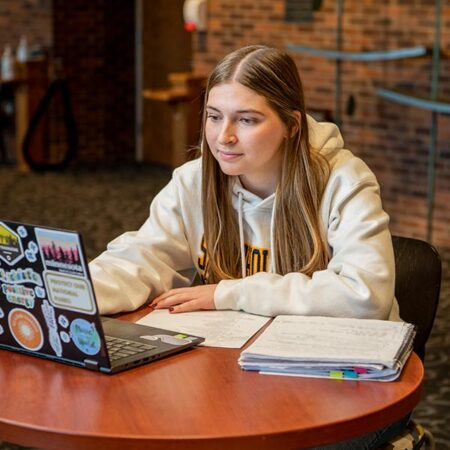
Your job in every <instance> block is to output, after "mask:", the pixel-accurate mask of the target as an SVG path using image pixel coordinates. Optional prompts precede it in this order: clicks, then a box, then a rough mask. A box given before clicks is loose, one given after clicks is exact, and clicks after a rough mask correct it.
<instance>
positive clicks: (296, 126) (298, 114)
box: [290, 110, 302, 137]
mask: <svg viewBox="0 0 450 450" xmlns="http://www.w3.org/2000/svg"><path fill="white" fill-rule="evenodd" d="M292 114H293V115H294V116H295V124H294V125H293V126H292V128H291V130H290V137H293V136H295V135H296V134H297V132H298V131H299V130H300V123H301V119H302V113H301V112H300V111H297V110H294V111H292Z"/></svg>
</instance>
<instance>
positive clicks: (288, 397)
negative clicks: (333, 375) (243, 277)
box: [0, 315, 423, 450]
mask: <svg viewBox="0 0 450 450" xmlns="http://www.w3.org/2000/svg"><path fill="white" fill-rule="evenodd" d="M129 317H134V318H136V316H133V315H131V316H129ZM240 352H241V349H238V350H236V349H220V348H206V347H202V348H197V349H194V350H189V351H187V352H185V353H182V354H178V355H175V356H170V357H168V358H166V359H163V360H160V361H156V362H153V363H151V364H148V365H146V366H142V367H139V368H135V369H132V370H129V371H126V372H122V373H119V374H116V375H104V374H100V373H95V372H90V371H88V370H85V369H79V368H75V367H71V366H66V365H63V364H57V363H54V362H50V361H45V360H41V359H38V358H35V357H31V356H25V355H20V354H16V353H12V352H8V351H5V350H0V440H5V441H10V442H14V443H18V444H21V445H27V446H33V447H37V448H42V449H54V450H61V449H65V450H71V449H83V450H90V449H92V450H102V449H105V450H106V449H108V450H115V449H117V450H119V449H120V450H123V449H127V448H129V449H133V450H140V449H146V450H150V449H155V450H156V449H161V450H177V449H180V450H181V449H183V450H189V449H195V450H198V449H215V450H221V449H239V450H240V449H245V450H252V449H260V450H264V449H276V450H280V449H288V448H307V447H311V446H318V445H323V444H326V443H330V442H336V441H338V440H343V439H347V438H350V437H353V436H356V435H359V434H362V433H365V432H368V431H372V430H375V429H377V428H379V427H382V426H384V425H386V424H388V423H389V422H392V421H394V420H396V419H399V418H400V417H402V416H403V415H405V414H407V413H408V412H409V411H411V410H412V409H413V408H414V406H415V405H416V404H417V403H418V402H419V399H420V388H421V383H422V378H423V366H422V363H421V361H420V359H419V358H418V357H417V356H416V355H415V354H413V355H412V356H411V358H410V359H409V361H408V363H407V364H406V366H405V368H404V370H403V373H402V375H401V377H400V379H399V380H397V381H394V382H389V383H382V382H362V381H342V380H334V379H329V380H328V379H314V378H297V377H284V376H272V375H260V374H258V373H256V372H246V371H243V370H241V369H240V368H239V366H238V364H237V359H238V356H239V353H240Z"/></svg>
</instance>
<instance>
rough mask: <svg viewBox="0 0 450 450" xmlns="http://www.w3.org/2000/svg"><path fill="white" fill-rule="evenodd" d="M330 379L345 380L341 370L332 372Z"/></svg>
mask: <svg viewBox="0 0 450 450" xmlns="http://www.w3.org/2000/svg"><path fill="white" fill-rule="evenodd" d="M329 376H330V378H344V372H342V371H340V370H330V373H329Z"/></svg>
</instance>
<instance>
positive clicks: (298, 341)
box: [239, 316, 415, 381]
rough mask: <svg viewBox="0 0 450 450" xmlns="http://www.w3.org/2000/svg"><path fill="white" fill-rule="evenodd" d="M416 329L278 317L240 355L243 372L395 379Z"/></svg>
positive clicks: (379, 322) (368, 322)
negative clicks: (255, 371)
mask: <svg viewBox="0 0 450 450" xmlns="http://www.w3.org/2000/svg"><path fill="white" fill-rule="evenodd" d="M414 336H415V328H414V326H413V325H411V324H409V323H405V322H391V321H387V320H369V319H341V318H333V317H306V316H278V317H276V318H275V319H274V320H273V322H272V323H271V324H270V325H269V326H268V327H267V329H266V330H265V331H264V332H263V333H262V334H261V336H259V337H258V339H256V341H255V342H254V343H253V344H252V345H250V346H249V347H248V348H247V349H246V350H245V351H243V352H242V353H241V356H240V358H239V364H240V366H241V368H242V369H245V370H257V371H260V372H261V373H270V374H279V375H293V376H304V377H320V378H329V377H332V378H341V379H353V380H355V379H358V380H379V381H392V380H395V379H396V378H398V377H399V375H400V373H401V370H402V368H403V365H404V364H405V362H406V360H407V359H408V357H409V355H410V354H411V352H412V344H413V340H414Z"/></svg>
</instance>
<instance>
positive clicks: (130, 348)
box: [105, 336, 156, 361]
mask: <svg viewBox="0 0 450 450" xmlns="http://www.w3.org/2000/svg"><path fill="white" fill-rule="evenodd" d="M105 340H106V348H107V350H108V354H109V359H110V360H111V361H116V360H118V359H121V358H126V357H127V356H133V355H137V354H138V353H144V352H147V351H148V350H152V349H154V348H156V347H155V346H154V345H149V344H141V343H140V342H135V341H128V340H126V339H120V338H117V337H112V336H105Z"/></svg>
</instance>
